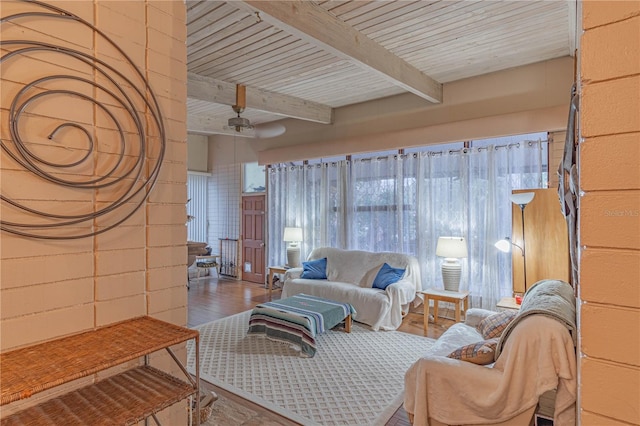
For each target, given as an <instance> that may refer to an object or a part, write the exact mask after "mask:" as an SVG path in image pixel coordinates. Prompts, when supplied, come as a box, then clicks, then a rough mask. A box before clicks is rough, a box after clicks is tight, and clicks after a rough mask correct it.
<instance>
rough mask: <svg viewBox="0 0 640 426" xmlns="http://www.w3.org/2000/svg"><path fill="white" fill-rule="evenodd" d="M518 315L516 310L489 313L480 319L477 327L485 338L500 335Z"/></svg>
mask: <svg viewBox="0 0 640 426" xmlns="http://www.w3.org/2000/svg"><path fill="white" fill-rule="evenodd" d="M516 315H518V311H504V312H498V313H497V314H493V315H489V316H488V317H486V318H484V319H483V320H482V321H480V322H479V323H478V325H477V327H476V328H477V329H478V331H479V332H480V334H482V337H484V338H485V339H492V338H494V337H500V335H501V334H502V332H503V331H504V329H505V328H507V325H509V323H510V322H511V321H513V319H514V318H515V317H516Z"/></svg>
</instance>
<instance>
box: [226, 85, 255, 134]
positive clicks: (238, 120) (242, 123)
mask: <svg viewBox="0 0 640 426" xmlns="http://www.w3.org/2000/svg"><path fill="white" fill-rule="evenodd" d="M246 106H247V88H246V87H245V86H243V85H242V84H236V103H235V105H232V106H231V108H233V111H234V112H235V113H236V114H237V117H232V118H230V119H229V121H228V124H229V127H231V128H233V129H235V131H236V132H238V133H240V132H241V131H243V130H250V129H253V126H252V125H251V122H250V121H249V120H248V119H246V118H244V117H240V114H241V113H242V112H243V111H244V109H245V108H246Z"/></svg>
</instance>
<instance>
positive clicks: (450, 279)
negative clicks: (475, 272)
mask: <svg viewBox="0 0 640 426" xmlns="http://www.w3.org/2000/svg"><path fill="white" fill-rule="evenodd" d="M436 256H440V257H444V258H445V259H444V262H443V263H442V281H443V282H444V289H445V290H446V291H458V288H459V287H460V275H461V271H462V264H461V263H460V260H459V259H461V258H464V257H467V242H466V241H465V239H464V238H463V237H440V238H438V245H437V246H436Z"/></svg>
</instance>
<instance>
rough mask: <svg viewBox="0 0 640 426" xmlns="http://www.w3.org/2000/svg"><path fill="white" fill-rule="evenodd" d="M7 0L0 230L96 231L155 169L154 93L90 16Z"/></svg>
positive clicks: (59, 234) (141, 196) (158, 133)
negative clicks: (89, 19)
mask: <svg viewBox="0 0 640 426" xmlns="http://www.w3.org/2000/svg"><path fill="white" fill-rule="evenodd" d="M3 3H4V2H3ZM17 5H18V6H19V9H20V10H19V11H18V10H15V7H14V8H13V9H14V10H13V11H11V12H10V13H13V14H10V15H7V16H2V18H1V19H0V30H1V31H2V37H1V39H2V40H1V41H0V45H1V46H2V49H3V52H5V53H4V54H3V56H2V57H1V58H0V70H1V73H2V79H1V81H2V87H1V88H0V89H1V92H0V96H1V99H2V109H3V110H4V111H5V112H6V111H7V110H8V114H5V113H3V114H2V133H1V135H0V144H1V147H2V151H0V155H1V157H0V161H2V166H3V171H2V179H1V180H0V189H1V191H0V196H1V200H2V211H1V212H0V229H2V231H4V232H8V233H11V234H15V235H20V236H24V237H31V238H39V239H54V240H65V239H77V238H85V237H90V236H93V235H97V234H100V233H103V232H106V231H108V230H110V229H113V228H115V227H116V226H118V225H120V224H122V223H123V222H124V221H126V220H127V219H129V218H130V217H131V216H133V215H134V213H135V212H136V211H137V210H138V209H140V207H141V206H143V205H144V203H145V200H146V199H147V198H148V196H149V194H150V192H151V190H152V188H153V187H154V184H155V182H156V180H157V178H158V174H159V172H160V166H161V164H162V161H163V158H164V153H165V145H166V141H165V129H164V124H163V118H162V115H161V113H160V108H159V105H158V102H157V100H156V97H155V95H154V93H153V92H152V90H151V87H150V85H149V83H148V81H147V79H146V78H145V75H144V74H143V72H142V71H141V70H140V69H139V68H138V67H137V66H136V65H135V63H134V62H133V61H132V59H131V58H130V57H129V56H128V55H127V54H126V53H125V52H124V51H123V50H122V49H121V48H120V47H118V46H117V45H116V44H115V43H114V42H113V40H111V39H110V38H109V37H108V36H107V35H106V34H105V33H104V32H102V31H100V30H99V29H98V28H96V27H95V26H94V25H92V24H91V23H89V22H87V21H86V20H84V19H82V18H81V17H79V16H76V15H74V14H73V13H70V12H67V11H65V10H63V9H60V8H58V7H55V6H53V5H49V4H46V3H42V2H39V1H22V2H19V3H17ZM14 6H15V4H14ZM7 9H11V8H9V7H5V4H3V12H5V11H6V10H7ZM43 28H46V29H47V30H46V32H47V34H46V35H45V34H43V33H42V29H43ZM69 34H72V35H73V36H72V38H73V39H71V40H70V39H69V37H70V36H69ZM15 35H17V36H18V37H13V36H15ZM140 48H141V50H142V51H143V52H144V49H145V46H141V47H140ZM96 51H99V52H100V55H98V54H97V53H96ZM98 56H100V57H98Z"/></svg>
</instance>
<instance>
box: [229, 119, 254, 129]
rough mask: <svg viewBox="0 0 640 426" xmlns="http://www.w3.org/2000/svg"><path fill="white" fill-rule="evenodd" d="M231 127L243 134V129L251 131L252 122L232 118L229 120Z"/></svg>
mask: <svg viewBox="0 0 640 426" xmlns="http://www.w3.org/2000/svg"><path fill="white" fill-rule="evenodd" d="M228 123H229V127H233V128H235V129H236V132H241V131H242V130H243V129H251V128H252V126H251V122H250V121H249V120H248V119H246V118H244V117H232V118H230V119H229V122H228Z"/></svg>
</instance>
